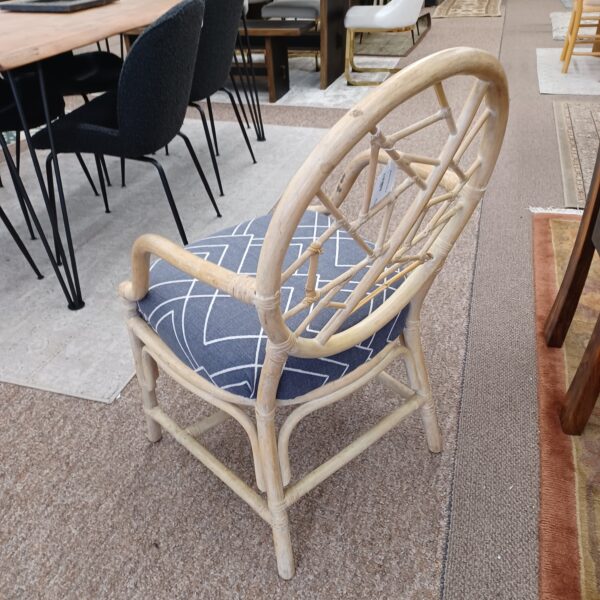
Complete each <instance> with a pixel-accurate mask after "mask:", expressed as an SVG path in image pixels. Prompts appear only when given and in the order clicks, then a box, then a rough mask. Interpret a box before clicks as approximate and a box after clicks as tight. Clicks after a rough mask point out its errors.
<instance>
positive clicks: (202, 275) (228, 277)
mask: <svg viewBox="0 0 600 600" xmlns="http://www.w3.org/2000/svg"><path fill="white" fill-rule="evenodd" d="M151 255H154V256H157V257H159V258H162V259H163V260H165V261H167V262H168V263H169V264H171V265H173V266H174V267H175V268H177V269H179V270H180V271H183V272H184V273H187V274H188V275H190V276H191V277H194V278H195V279H198V281H202V282H203V283H206V284H208V285H210V286H212V287H214V288H217V289H219V290H221V291H222V292H225V293H226V294H230V295H231V296H233V297H234V298H236V299H238V300H241V301H242V302H245V303H246V304H252V302H253V299H254V289H255V285H254V278H253V277H248V276H247V275H239V274H238V273H234V272H233V271H230V270H229V269H225V268H224V267H221V266H219V265H217V264H215V263H212V262H210V261H208V260H204V259H203V258H200V257H198V256H196V255H194V254H192V253H191V252H189V251H188V250H186V249H185V248H182V247H181V246H178V245H177V244H175V243H174V242H172V241H170V240H168V239H167V238H164V237H162V236H160V235H155V234H151V233H149V234H145V235H142V236H140V237H139V238H138V239H137V240H136V241H135V242H134V244H133V249H132V251H131V281H124V282H123V283H121V285H120V286H119V294H120V295H121V296H122V297H123V298H125V299H126V300H129V301H130V302H137V301H138V300H141V299H142V298H143V297H144V296H145V295H146V294H147V293H148V285H149V275H150V256H151Z"/></svg>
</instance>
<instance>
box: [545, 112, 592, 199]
mask: <svg viewBox="0 0 600 600" xmlns="http://www.w3.org/2000/svg"><path fill="white" fill-rule="evenodd" d="M554 117H555V120H556V134H557V136H558V148H559V152H560V166H561V170H562V176H563V193H564V199H565V206H567V207H570V208H583V207H584V206H585V202H586V198H587V193H588V190H589V187H590V182H591V180H592V174H593V172H594V166H595V164H596V156H597V154H598V147H599V146H600V135H599V133H598V132H599V131H600V104H599V103H597V102H564V101H563V102H555V103H554Z"/></svg>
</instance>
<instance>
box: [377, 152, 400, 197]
mask: <svg viewBox="0 0 600 600" xmlns="http://www.w3.org/2000/svg"><path fill="white" fill-rule="evenodd" d="M397 171H398V167H397V166H396V163H395V162H394V161H393V160H390V161H389V162H388V164H387V165H386V166H385V169H383V171H381V173H379V175H378V176H377V180H376V181H375V186H374V187H373V195H372V196H371V207H373V206H375V205H376V204H377V203H378V202H379V201H380V200H381V199H382V198H385V196H387V195H388V194H389V193H390V192H391V191H392V190H393V189H394V184H395V183H396V172H397Z"/></svg>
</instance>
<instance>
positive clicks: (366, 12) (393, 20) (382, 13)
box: [344, 0, 431, 85]
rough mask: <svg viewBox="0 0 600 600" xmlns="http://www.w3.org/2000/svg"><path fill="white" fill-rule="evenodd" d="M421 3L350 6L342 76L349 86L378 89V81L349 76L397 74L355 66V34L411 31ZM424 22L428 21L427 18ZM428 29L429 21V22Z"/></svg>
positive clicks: (417, 0)
mask: <svg viewBox="0 0 600 600" xmlns="http://www.w3.org/2000/svg"><path fill="white" fill-rule="evenodd" d="M423 2H424V0H391V1H390V2H389V3H388V4H381V5H380V4H376V3H374V4H373V6H352V7H351V8H350V9H348V12H347V13H346V16H345V18H344V26H345V27H346V59H345V67H344V73H345V76H346V81H347V82H348V84H349V85H379V83H380V82H379V81H374V80H357V79H353V77H352V73H353V72H356V73H396V72H397V71H398V70H399V69H397V68H390V67H364V66H363V67H359V66H357V65H356V63H355V62H354V40H355V37H356V34H357V33H358V34H361V35H362V34H365V33H367V34H368V33H398V32H402V31H410V32H411V33H412V36H413V43H414V29H415V27H416V26H417V21H418V20H419V16H420V14H421V9H422V8H423ZM427 18H428V19H430V17H429V14H427ZM429 23H430V25H431V21H429Z"/></svg>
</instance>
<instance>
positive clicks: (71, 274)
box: [6, 63, 84, 310]
mask: <svg viewBox="0 0 600 600" xmlns="http://www.w3.org/2000/svg"><path fill="white" fill-rule="evenodd" d="M37 71H38V80H39V85H40V94H41V97H42V105H43V108H44V115H45V118H46V126H47V128H48V138H49V140H50V148H51V152H52V155H53V166H54V172H55V175H56V185H57V188H58V197H59V202H60V208H61V213H62V218H63V227H64V230H65V238H66V245H67V249H68V252H69V260H67V256H66V254H65V252H64V250H63V247H64V245H63V244H62V243H60V244H56V245H57V247H58V248H59V249H60V254H61V255H60V256H59V257H58V258H59V259H60V260H59V261H58V262H61V263H62V266H63V269H64V278H63V276H62V273H61V272H60V269H58V266H57V261H56V260H55V259H54V255H53V254H52V250H51V249H50V246H49V245H48V244H47V241H46V238H45V236H44V238H43V241H44V242H45V243H44V248H45V249H46V252H47V254H48V257H49V258H50V262H51V263H52V267H53V268H54V272H55V274H56V276H57V278H58V280H59V283H60V285H61V288H62V290H63V293H64V294H65V297H66V298H67V306H68V307H69V308H70V309H71V310H78V309H80V308H83V306H84V302H83V298H82V296H81V288H80V285H79V275H78V273H77V263H76V261H75V251H74V247H73V240H72V238H71V230H70V227H69V219H68V214H67V207H66V202H65V195H64V190H63V186H62V179H61V175H60V169H59V165H58V158H57V155H56V152H55V148H54V136H53V134H52V124H51V119H50V112H49V109H48V99H47V97H46V87H45V85H44V74H43V70H42V65H41V63H37ZM6 76H7V79H8V82H9V85H10V87H11V91H12V94H13V97H14V99H15V104H16V107H17V111H18V113H19V117H20V119H21V123H22V125H23V133H24V134H25V140H26V142H27V147H28V149H29V154H30V156H31V160H32V163H33V166H34V170H35V173H36V176H37V179H38V184H39V186H40V190H41V192H42V197H43V199H44V203H45V206H46V210H47V211H48V215H49V217H50V223H51V226H52V235H53V237H54V239H55V240H57V239H60V233H59V228H58V222H57V220H56V219H53V218H52V214H51V212H50V211H51V207H50V198H49V195H48V189H47V187H46V182H45V180H44V176H43V174H42V170H41V168H40V163H39V160H38V157H37V154H36V151H35V148H34V146H33V142H32V139H31V132H30V130H29V126H28V124H27V119H26V117H25V112H24V110H23V106H22V104H21V99H20V97H19V93H18V90H17V86H16V84H15V81H14V78H13V75H12V73H11V72H10V71H7V72H6ZM22 192H23V193H25V190H24V187H22ZM26 203H27V204H28V206H27V208H28V209H30V210H31V211H33V207H31V203H30V202H29V199H28V198H27V200H26ZM33 215H35V213H33V212H32V216H33ZM35 225H36V229H37V230H38V233H39V234H40V238H41V236H42V235H43V231H42V229H41V226H40V224H39V221H38V220H37V218H36V219H35ZM65 279H66V282H65Z"/></svg>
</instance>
